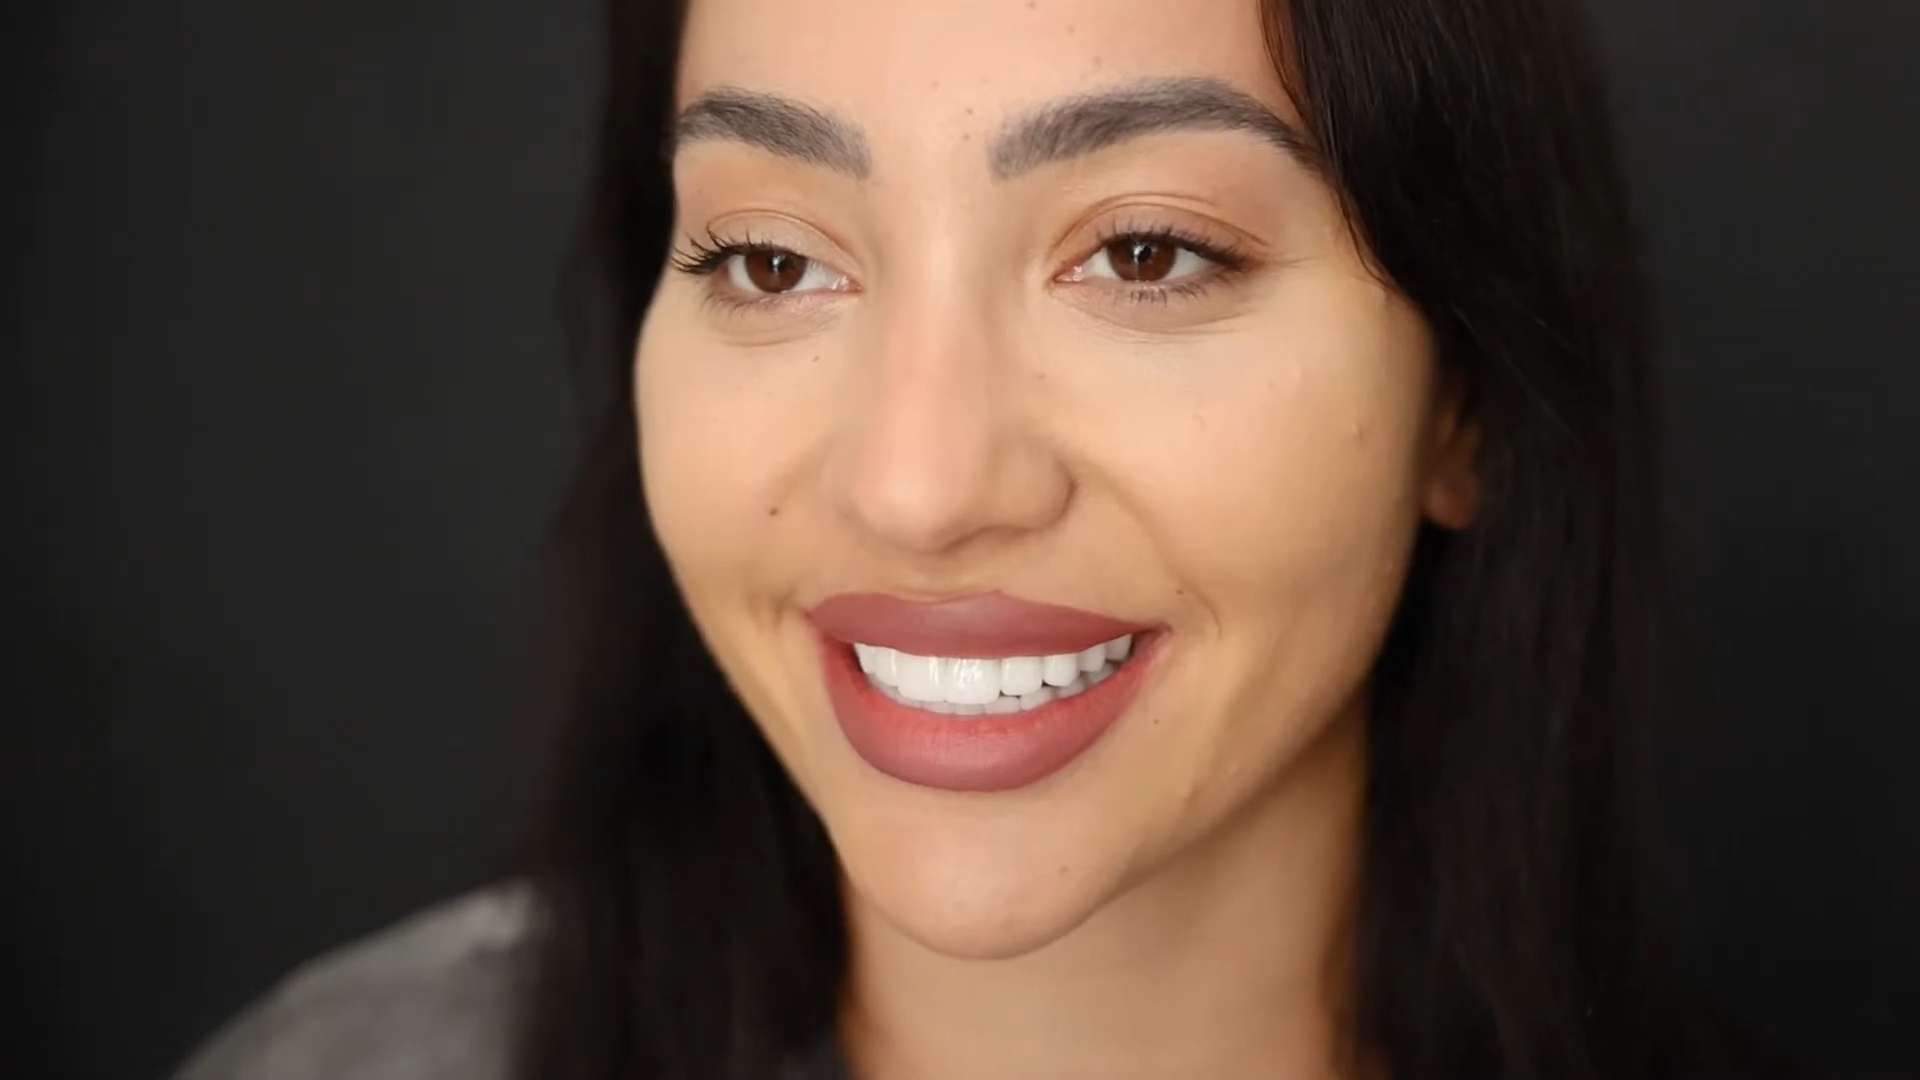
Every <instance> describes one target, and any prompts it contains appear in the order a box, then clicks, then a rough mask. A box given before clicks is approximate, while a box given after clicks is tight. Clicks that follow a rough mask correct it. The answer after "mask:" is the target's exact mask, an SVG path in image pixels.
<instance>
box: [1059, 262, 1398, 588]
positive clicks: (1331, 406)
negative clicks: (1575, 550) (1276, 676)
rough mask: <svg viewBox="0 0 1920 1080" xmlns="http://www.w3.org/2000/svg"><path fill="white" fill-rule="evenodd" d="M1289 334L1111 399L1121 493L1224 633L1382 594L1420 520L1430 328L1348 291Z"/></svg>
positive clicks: (1224, 348)
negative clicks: (1319, 603)
mask: <svg viewBox="0 0 1920 1080" xmlns="http://www.w3.org/2000/svg"><path fill="white" fill-rule="evenodd" d="M1308 301H1311V302H1308ZM1294 308H1299V309H1301V310H1299V311H1293V310H1292V309H1294ZM1262 322H1263V324H1264V323H1266V322H1267V320H1266V319H1263V320H1262ZM1274 323H1275V325H1273V326H1271V327H1267V328H1266V329H1264V330H1260V331H1249V332H1248V333H1246V334H1245V335H1244V338H1243V340H1239V341H1234V342H1224V341H1223V342H1221V343H1219V344H1217V345H1211V346H1208V347H1207V349H1209V350H1211V351H1212V352H1213V353H1214V354H1213V355H1206V354H1204V352H1201V351H1198V350H1197V351H1196V354H1195V355H1194V356H1192V357H1190V358H1188V359H1186V360H1184V361H1183V366H1185V367H1187V368H1188V369H1189V370H1190V371H1191V372H1193V373H1194V374H1192V375H1191V377H1190V378H1187V379H1186V381H1185V383H1184V385H1180V386H1178V387H1172V388H1169V387H1166V386H1164V385H1162V386H1155V387H1135V388H1132V390H1131V391H1130V395H1131V400H1126V401H1123V400H1118V399H1116V398H1113V397H1109V398H1108V399H1107V400H1106V401H1105V402H1103V403H1102V404H1103V405H1104V408H1103V410H1102V412H1103V413H1104V418H1103V419H1101V420H1099V421H1098V423H1099V424H1100V427H1099V429H1098V433H1097V436H1096V437H1097V438H1098V439H1099V440H1100V444H1101V446H1102V447H1103V448H1105V451H1104V453H1103V454H1101V455H1100V456H1103V457H1104V459H1105V461H1106V462H1107V463H1108V464H1106V465H1105V466H1104V470H1103V471H1106V472H1107V473H1108V474H1109V478H1108V481H1107V482H1108V483H1109V484H1110V485H1111V486H1112V487H1113V489H1114V490H1116V491H1118V492H1121V493H1122V496H1121V497H1122V498H1125V499H1127V500H1128V501H1130V502H1131V503H1132V506H1131V511H1132V513H1133V514H1134V515H1135V516H1137V517H1138V518H1140V519H1142V520H1143V521H1145V522H1146V523H1147V525H1148V528H1149V529H1150V530H1151V531H1152V533H1153V534H1154V536H1155V543H1156V546H1157V547H1158V548H1159V550H1160V551H1161V552H1162V556H1163V558H1164V559H1165V560H1166V562H1167V564H1168V568H1169V569H1170V570H1171V571H1172V572H1173V573H1174V575H1175V576H1176V577H1178V578H1179V579H1180V580H1182V581H1183V582H1184V583H1185V586H1186V588H1188V589H1189V590H1191V591H1193V592H1194V593H1196V594H1197V596H1196V597H1195V599H1196V600H1197V601H1198V602H1199V603H1200V604H1201V605H1202V606H1205V607H1207V608H1210V609H1212V611H1213V613H1214V615H1215V617H1216V619H1217V620H1221V621H1225V620H1227V619H1228V618H1229V616H1232V617H1233V619H1234V621H1236V622H1238V621H1240V620H1242V619H1245V618H1249V617H1252V618H1256V619H1258V618H1260V617H1261V615H1260V613H1269V616H1268V617H1270V618H1271V617H1280V616H1283V615H1285V614H1286V613H1287V612H1290V611H1294V612H1298V611H1302V610H1303V609H1302V608H1301V607H1300V605H1302V604H1311V603H1314V602H1315V598H1317V597H1320V598H1331V597H1330V594H1348V595H1351V594H1352V593H1353V592H1354V591H1355V590H1361V591H1364V590H1366V589H1369V588H1373V587H1375V585H1376V584H1377V582H1378V579H1379V578H1380V576H1381V574H1382V573H1383V572H1385V573H1388V574H1389V575H1391V573H1392V572H1393V569H1394V567H1395V566H1396V565H1397V564H1398V563H1399V562H1400V561H1403V559H1404V555H1405V551H1406V547H1407V544H1408V542H1409V540H1410V538H1411V536H1412V534H1413V531H1414V529H1415V526H1416V524H1417V522H1418V515H1419V492H1420V488H1421V476H1422V473H1423V470H1424V468H1425V464H1424V461H1423V447H1424V446H1425V444H1426V441H1427V433H1428V427H1429V424H1430V416H1429V414H1430V412H1431V409H1432V398H1433V385H1432V384H1433V373H1432V361H1431V350H1430V346H1429V344H1428V340H1427V337H1426V334H1425V331H1424V329H1423V327H1422V325H1421V324H1420V322H1419V320H1418V318H1417V317H1416V316H1415V315H1414V314H1413V313H1411V312H1409V311H1406V310H1405V309H1403V308H1401V307H1400V306H1399V305H1398V304H1397V303H1396V302H1394V301H1391V300H1390V299H1380V300H1372V299H1369V298H1367V297H1366V294H1365V293H1363V294H1362V299H1359V300H1355V299H1350V298H1345V297H1342V296H1340V295H1339V294H1338V293H1333V295H1321V296H1318V297H1307V298H1303V302H1301V303H1299V304H1288V305H1285V306H1284V307H1282V308H1280V309H1278V311H1277V317H1276V318H1275V320H1274ZM1256 342H1257V343H1258V344H1255V343H1256ZM1143 431H1150V432H1152V437H1151V438H1141V432H1143ZM1090 456H1092V455H1090Z"/></svg>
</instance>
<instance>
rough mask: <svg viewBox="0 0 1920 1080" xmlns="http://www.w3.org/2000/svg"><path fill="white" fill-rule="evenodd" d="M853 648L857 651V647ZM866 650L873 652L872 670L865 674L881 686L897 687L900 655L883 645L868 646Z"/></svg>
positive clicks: (898, 683)
mask: <svg viewBox="0 0 1920 1080" xmlns="http://www.w3.org/2000/svg"><path fill="white" fill-rule="evenodd" d="M854 648H855V650H856V651H857V650H858V649H859V646H855V647H854ZM867 648H868V649H870V650H872V652H873V669H872V670H871V671H869V672H867V674H869V675H871V676H873V679H874V681H875V682H877V683H880V684H881V685H882V686H899V685H900V654H899V653H898V652H897V651H895V650H893V649H889V648H887V647H886V646H885V645H869V646H867ZM862 666H863V667H864V666H865V665H862Z"/></svg>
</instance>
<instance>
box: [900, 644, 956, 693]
mask: <svg viewBox="0 0 1920 1080" xmlns="http://www.w3.org/2000/svg"><path fill="white" fill-rule="evenodd" d="M951 663H953V661H951V660H944V661H943V660H941V659H940V658H939V657H937V656H913V655H911V654H908V653H900V654H899V658H898V659H897V660H896V661H895V665H896V667H897V669H898V671H899V675H900V684H899V685H900V696H901V697H903V698H906V699H907V700H908V701H920V702H935V701H942V702H944V701H945V700H947V691H946V683H947V675H948V672H947V670H943V669H944V668H946V665H949V664H951Z"/></svg>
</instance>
